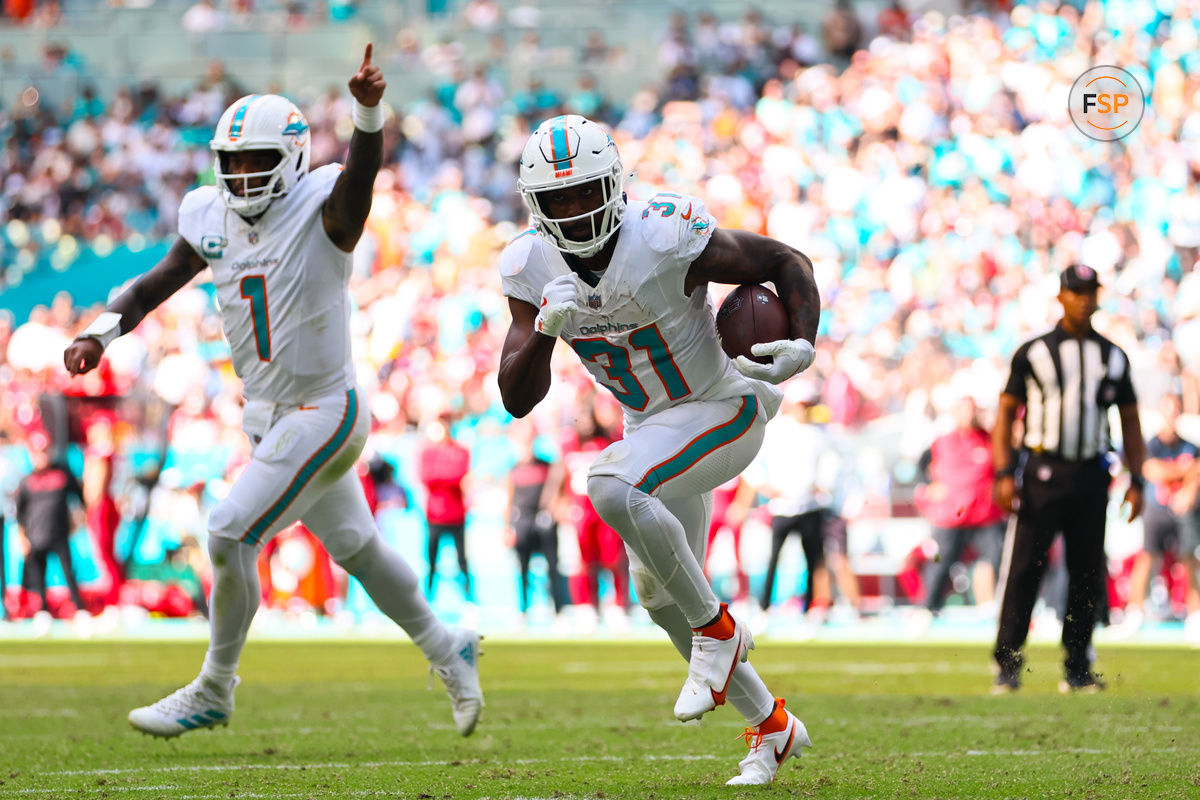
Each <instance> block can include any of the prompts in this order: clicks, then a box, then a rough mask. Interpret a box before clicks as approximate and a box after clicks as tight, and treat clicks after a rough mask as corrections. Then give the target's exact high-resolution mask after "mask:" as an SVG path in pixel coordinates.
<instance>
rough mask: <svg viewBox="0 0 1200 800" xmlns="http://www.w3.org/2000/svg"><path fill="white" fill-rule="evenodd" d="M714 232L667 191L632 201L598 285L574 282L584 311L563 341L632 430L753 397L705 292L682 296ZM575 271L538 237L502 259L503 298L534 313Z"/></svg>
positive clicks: (684, 200) (691, 206)
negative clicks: (702, 406) (558, 281)
mask: <svg viewBox="0 0 1200 800" xmlns="http://www.w3.org/2000/svg"><path fill="white" fill-rule="evenodd" d="M715 228H716V221H715V220H714V219H713V218H712V216H711V215H709V214H708V212H707V211H706V210H705V208H704V203H703V202H702V201H701V200H700V199H699V198H696V197H690V196H687V195H677V194H670V193H666V192H662V193H659V194H657V195H655V196H654V197H653V198H651V199H650V201H649V202H630V203H629V206H628V208H627V209H626V211H625V220H624V222H623V223H622V224H621V229H620V231H619V233H618V234H617V245H616V248H615V250H614V251H613V256H612V260H611V261H610V262H609V266H608V269H606V270H605V271H604V273H603V276H602V277H601V278H600V281H599V283H598V284H597V285H596V286H595V287H591V286H588V285H587V283H585V282H584V281H583V280H582V279H580V278H577V280H578V281H579V287H580V301H579V304H580V306H581V309H582V311H580V312H577V313H574V314H572V315H570V317H568V320H567V323H566V325H565V326H564V327H563V329H562V333H561V334H560V336H561V337H562V338H563V339H564V340H566V342H567V343H568V344H570V345H571V347H572V348H573V349H574V350H575V352H576V353H577V354H578V355H579V357H580V359H582V361H583V364H584V366H585V367H587V369H588V371H589V372H590V373H591V374H592V377H593V378H595V379H596V382H597V383H599V384H601V385H602V386H604V387H605V388H606V389H608V390H609V391H611V392H612V393H613V395H614V396H615V397H616V398H617V400H618V401H620V403H621V405H622V406H623V408H624V411H625V416H626V422H627V425H630V426H632V425H636V424H637V422H638V421H640V420H643V419H645V418H646V417H648V416H650V415H652V414H655V413H657V412H659V411H662V410H663V409H665V408H669V407H671V406H674V405H678V404H679V403H683V402H687V401H692V400H722V399H727V398H731V397H738V396H741V395H747V394H754V388H753V387H752V386H751V382H750V381H749V379H747V378H746V377H745V376H744V375H742V374H741V373H740V372H738V371H737V370H736V369H734V367H733V363H732V362H731V361H730V360H729V358H728V357H726V355H725V352H724V351H723V350H722V349H721V343H720V341H719V340H718V338H717V331H716V324H715V322H714V319H713V312H712V306H711V304H710V303H709V299H708V293H707V292H706V291H705V290H704V289H703V288H699V289H696V290H695V291H694V292H692V296H691V297H688V296H687V295H685V294H684V281H685V280H686V279H687V273H688V268H689V266H690V265H691V263H692V262H693V261H694V260H695V259H696V257H697V256H699V255H700V253H701V252H703V250H704V248H705V247H706V246H707V245H708V242H709V238H710V236H711V235H712V232H713V230H714V229H715ZM570 272H571V270H570V268H569V267H568V266H567V263H566V261H564V260H563V257H562V254H561V253H560V252H559V250H558V248H556V247H555V246H554V244H553V242H551V241H550V240H549V239H548V238H546V237H545V236H543V235H542V234H539V233H537V232H536V231H534V230H533V229H530V230H528V231H525V232H524V233H522V234H521V235H520V236H518V237H517V238H516V239H514V240H513V241H512V242H510V243H509V244H508V246H507V247H506V248H505V249H504V252H503V253H501V255H500V275H501V284H502V287H503V291H504V294H505V295H506V296H507V297H512V298H515V299H517V300H523V301H525V302H527V303H530V304H531V305H533V306H534V307H537V306H539V305H541V302H542V288H543V287H544V286H545V285H546V284H547V283H548V282H550V281H551V280H553V279H554V278H556V277H558V276H559V275H566V274H570Z"/></svg>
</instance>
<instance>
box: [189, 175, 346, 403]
mask: <svg viewBox="0 0 1200 800" xmlns="http://www.w3.org/2000/svg"><path fill="white" fill-rule="evenodd" d="M341 170H342V167H341V165H340V164H330V165H327V166H324V167H321V168H320V169H317V170H314V171H313V172H310V173H309V174H308V175H306V176H304V177H303V178H302V179H301V180H300V182H299V183H297V184H296V186H295V188H293V189H292V190H291V191H290V192H288V193H287V194H286V195H285V196H283V197H280V198H278V199H276V200H275V201H274V202H272V203H271V205H270V206H269V207H268V208H267V210H266V212H265V213H264V214H263V215H262V217H260V218H259V220H258V221H257V222H256V223H255V224H253V225H251V224H250V223H248V222H247V221H246V220H245V219H243V218H242V217H241V216H240V215H238V214H237V213H235V212H232V211H230V210H229V209H227V208H226V207H225V203H224V202H223V201H222V200H221V194H220V192H219V191H218V190H217V188H216V187H215V186H201V187H200V188H198V189H193V190H192V191H190V192H188V193H187V195H186V196H185V197H184V198H183V203H182V204H181V205H180V208H179V235H180V236H182V237H183V238H184V239H185V240H186V241H187V243H188V244H190V245H191V246H192V249H194V250H195V251H196V252H197V253H199V254H200V256H201V257H202V258H203V259H204V260H205V261H207V262H208V266H209V267H210V268H211V269H212V274H213V282H214V283H215V284H216V287H217V300H218V303H219V304H220V310H221V325H222V327H223V328H224V330H225V338H226V339H228V340H229V346H230V348H231V349H232V351H233V368H234V370H235V371H236V372H237V374H238V377H240V378H241V379H242V383H243V384H244V386H245V395H246V398H247V399H249V400H269V401H271V402H275V403H295V402H301V401H303V400H305V399H308V398H313V397H322V396H324V395H328V394H331V393H333V392H337V391H339V390H342V389H347V388H350V387H353V386H354V385H355V383H354V382H355V375H354V365H353V361H352V360H351V356H350V333H349V322H350V298H349V295H348V293H347V286H348V284H349V280H350V269H351V254H350V253H346V252H343V251H342V250H341V249H339V248H338V246H337V245H335V244H334V243H333V242H332V241H330V239H329V236H328V235H327V234H326V233H325V226H324V223H323V222H322V220H321V211H322V206H323V204H324V203H325V199H326V198H327V197H329V193H330V191H331V190H332V189H333V184H334V182H335V181H336V180H337V177H338V175H340V174H341Z"/></svg>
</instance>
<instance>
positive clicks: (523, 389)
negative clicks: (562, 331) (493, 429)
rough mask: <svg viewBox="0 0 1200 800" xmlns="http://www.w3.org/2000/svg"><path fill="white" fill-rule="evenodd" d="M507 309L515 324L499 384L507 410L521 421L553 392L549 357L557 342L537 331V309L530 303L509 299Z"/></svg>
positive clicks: (502, 360)
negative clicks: (551, 390) (510, 312)
mask: <svg viewBox="0 0 1200 800" xmlns="http://www.w3.org/2000/svg"><path fill="white" fill-rule="evenodd" d="M508 307H509V309H510V310H511V311H512V317H513V321H512V325H511V326H509V329H508V335H507V336H506V337H505V338H504V349H503V351H502V353H501V356H500V369H499V371H498V375H497V383H499V384H500V398H501V399H502V400H503V401H504V408H505V409H506V410H507V411H508V413H510V414H512V415H513V416H514V417H518V418H520V417H523V416H525V415H526V414H528V413H529V412H530V411H532V410H533V408H534V406H536V405H537V404H538V403H540V402H541V401H542V398H543V397H545V396H546V392H548V391H550V357H551V356H552V355H553V354H554V344H555V342H557V339H555V338H553V337H551V336H545V335H544V334H541V333H538V332H537V330H536V329H535V327H534V320H535V319H536V318H537V309H535V308H534V307H533V306H531V305H530V304H529V303H525V302H522V301H520V300H511V299H510V300H509V301H508Z"/></svg>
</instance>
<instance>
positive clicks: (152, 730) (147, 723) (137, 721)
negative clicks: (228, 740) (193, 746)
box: [129, 677, 242, 739]
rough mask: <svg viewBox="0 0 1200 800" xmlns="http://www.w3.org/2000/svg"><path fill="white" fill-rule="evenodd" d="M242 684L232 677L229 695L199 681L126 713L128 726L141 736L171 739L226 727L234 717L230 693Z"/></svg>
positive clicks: (200, 679)
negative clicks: (190, 732)
mask: <svg viewBox="0 0 1200 800" xmlns="http://www.w3.org/2000/svg"><path fill="white" fill-rule="evenodd" d="M241 682H242V679H241V678H237V677H235V678H234V679H233V685H232V686H230V687H229V691H228V692H220V691H218V690H216V689H214V688H212V687H211V686H208V685H206V684H205V683H204V682H203V679H202V678H196V680H194V681H192V682H191V683H189V684H188V685H187V686H184V687H183V688H182V689H179V690H178V691H175V692H172V693H171V694H169V695H167V696H166V697H164V698H163V699H162V700H159V701H158V702H157V703H155V704H154V705H150V706H143V707H142V708H135V709H134V710H133V711H130V712H129V724H130V725H132V726H133V727H134V728H136V729H137V730H139V731H141V732H142V733H148V734H150V735H151V736H161V737H162V738H164V739H170V738H171V737H172V736H178V735H179V734H181V733H187V732H188V731H198V730H200V729H202V728H213V727H216V726H217V725H226V726H228V725H229V718H230V717H231V716H233V690H234V689H236V688H237V685H238V684H239V683H241Z"/></svg>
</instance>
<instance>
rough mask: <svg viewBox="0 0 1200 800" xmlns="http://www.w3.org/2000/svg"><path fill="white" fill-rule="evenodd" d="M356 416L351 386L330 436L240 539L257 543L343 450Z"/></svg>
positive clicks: (353, 391) (356, 394)
mask: <svg viewBox="0 0 1200 800" xmlns="http://www.w3.org/2000/svg"><path fill="white" fill-rule="evenodd" d="M356 419H358V393H357V392H356V391H355V390H354V389H351V390H350V391H348V392H346V410H345V411H344V412H343V413H342V421H341V422H340V423H338V427H337V430H335V431H334V432H333V435H332V436H330V437H329V440H328V441H326V442H325V444H323V445H321V449H319V450H317V452H316V453H313V455H312V457H311V458H309V459H308V461H306V462H305V463H304V466H303V467H301V468H300V471H299V472H298V473H297V474H296V477H295V478H293V479H292V482H291V483H290V484H288V488H287V489H286V490H285V491H284V493H283V494H282V495H281V496H280V497H279V499H278V500H276V501H275V502H274V503H273V504H272V505H271V507H270V508H268V509H267V512H266V513H265V514H263V515H262V516H261V517H259V518H258V519H257V520H256V521H255V522H254V524H253V525H251V526H250V530H248V531H246V534H245V536H243V537H242V541H243V542H245V543H246V544H252V545H257V544H258V542H259V540H260V539H262V537H263V534H264V533H266V532H267V531H268V530H270V529H271V526H272V525H274V524H275V522H276V520H278V519H279V517H280V516H282V515H283V512H284V511H286V510H287V507H288V506H290V505H291V504H292V501H293V500H295V499H296V496H297V495H298V494H300V492H301V491H302V490H303V489H304V487H305V486H307V485H308V482H309V481H311V480H312V478H313V476H314V475H316V474H317V473H318V472H320V470H321V468H322V467H324V466H325V465H326V464H327V463H329V460H330V459H332V458H333V456H334V455H335V454H336V453H337V452H338V451H339V450H341V449H342V445H344V444H345V443H346V440H347V439H349V438H350V433H351V432H352V431H353V430H354V422H355V420H356Z"/></svg>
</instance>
